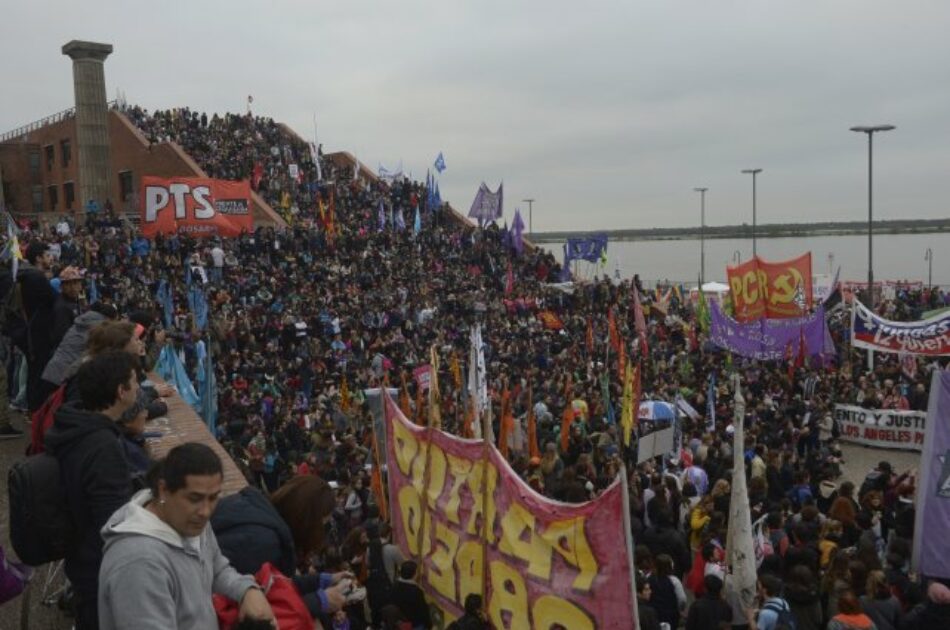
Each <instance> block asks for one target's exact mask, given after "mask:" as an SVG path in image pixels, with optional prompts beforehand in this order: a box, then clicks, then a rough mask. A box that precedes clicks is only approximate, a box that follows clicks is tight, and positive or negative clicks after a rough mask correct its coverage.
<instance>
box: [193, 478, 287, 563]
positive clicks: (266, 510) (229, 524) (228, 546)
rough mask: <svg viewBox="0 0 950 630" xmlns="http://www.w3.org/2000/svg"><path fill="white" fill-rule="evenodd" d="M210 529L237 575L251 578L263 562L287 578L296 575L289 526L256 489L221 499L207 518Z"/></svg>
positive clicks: (246, 489)
mask: <svg viewBox="0 0 950 630" xmlns="http://www.w3.org/2000/svg"><path fill="white" fill-rule="evenodd" d="M211 529H213V530H214V535H215V537H216V538H217V539H218V547H220V548H221V553H223V554H224V555H225V557H226V558H227V559H228V560H230V561H231V566H233V567H234V568H235V569H237V571H238V572H240V573H244V574H247V575H254V574H255V573H257V571H258V570H259V569H260V568H261V566H263V564H264V563H265V562H270V563H271V564H273V565H274V566H275V567H277V568H278V569H280V572H281V573H283V574H284V575H286V576H288V577H293V575H294V573H295V572H296V569H297V559H296V553H295V551H294V539H293V535H292V534H291V533H290V527H288V526H287V523H285V522H284V519H282V518H281V517H280V514H278V512H277V510H276V509H275V508H274V506H273V505H272V504H271V502H270V501H269V500H268V499H267V497H265V496H264V495H263V494H261V491H260V490H258V489H256V488H252V487H250V486H249V487H247V488H244V489H243V490H241V491H240V492H239V493H237V494H232V495H231V496H228V497H224V498H223V499H221V501H219V502H218V507H217V508H215V510H214V514H212V515H211Z"/></svg>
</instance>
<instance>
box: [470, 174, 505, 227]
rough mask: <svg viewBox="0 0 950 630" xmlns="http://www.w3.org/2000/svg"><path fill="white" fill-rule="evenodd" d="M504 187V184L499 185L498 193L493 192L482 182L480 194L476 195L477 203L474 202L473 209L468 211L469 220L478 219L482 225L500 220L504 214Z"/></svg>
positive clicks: (479, 189)
mask: <svg viewBox="0 0 950 630" xmlns="http://www.w3.org/2000/svg"><path fill="white" fill-rule="evenodd" d="M503 186H504V184H499V185H498V192H492V191H491V190H489V189H488V186H486V185H485V182H482V185H481V186H479V187H478V193H476V194H475V201H473V202H472V208H471V210H469V211H468V216H469V218H472V219H478V222H479V223H480V224H481V223H488V222H489V221H494V220H495V219H500V218H501V214H502V197H503V194H504V193H503V191H502V187H503Z"/></svg>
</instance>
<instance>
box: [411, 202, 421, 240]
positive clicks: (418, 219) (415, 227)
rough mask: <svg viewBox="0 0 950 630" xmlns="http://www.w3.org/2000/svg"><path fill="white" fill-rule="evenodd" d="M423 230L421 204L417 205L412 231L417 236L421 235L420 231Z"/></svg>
mask: <svg viewBox="0 0 950 630" xmlns="http://www.w3.org/2000/svg"><path fill="white" fill-rule="evenodd" d="M421 231H422V217H421V216H419V206H418V205H416V217H415V219H413V221H412V233H413V235H415V236H418V235H419V232H421Z"/></svg>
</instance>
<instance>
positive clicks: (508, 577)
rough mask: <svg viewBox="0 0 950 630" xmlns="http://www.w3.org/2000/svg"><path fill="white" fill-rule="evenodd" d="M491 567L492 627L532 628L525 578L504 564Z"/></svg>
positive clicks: (490, 608)
mask: <svg viewBox="0 0 950 630" xmlns="http://www.w3.org/2000/svg"><path fill="white" fill-rule="evenodd" d="M489 567H491V573H490V576H491V577H490V579H491V600H490V601H489V602H488V618H489V620H490V621H491V623H492V627H494V628H511V629H512V630H515V629H519V630H520V629H521V628H530V627H531V623H530V621H529V620H528V589H527V587H526V586H525V583H524V578H522V577H521V574H520V573H518V571H516V570H515V569H513V568H512V567H510V566H508V565H507V564H505V563H504V562H491V563H490V564H489ZM506 619H507V620H508V622H507V623H506V622H505V620H506ZM568 627H569V626H568Z"/></svg>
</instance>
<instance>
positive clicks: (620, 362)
mask: <svg viewBox="0 0 950 630" xmlns="http://www.w3.org/2000/svg"><path fill="white" fill-rule="evenodd" d="M626 369H627V346H626V345H625V344H624V343H623V340H621V341H620V353H619V354H618V355H617V371H618V373H619V376H618V377H617V378H619V379H620V382H621V383H622V382H623V376H624V374H626Z"/></svg>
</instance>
